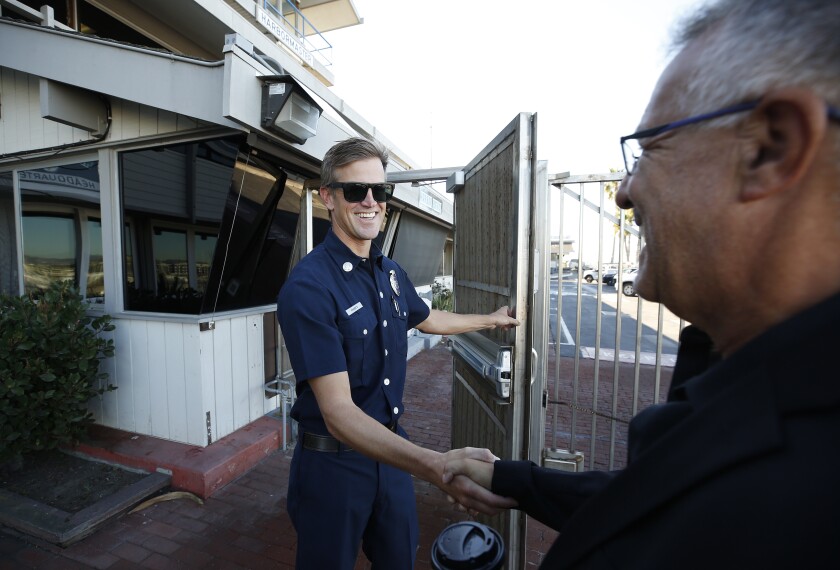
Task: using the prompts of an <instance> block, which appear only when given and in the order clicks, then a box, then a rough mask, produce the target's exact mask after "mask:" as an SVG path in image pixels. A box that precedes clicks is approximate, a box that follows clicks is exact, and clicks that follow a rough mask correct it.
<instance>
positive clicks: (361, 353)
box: [338, 311, 377, 387]
mask: <svg viewBox="0 0 840 570" xmlns="http://www.w3.org/2000/svg"><path fill="white" fill-rule="evenodd" d="M376 326H377V323H376V317H375V316H374V315H373V314H372V313H363V312H361V311H360V312H357V313H355V314H354V315H352V316H351V317H350V318H348V319H344V320H342V321H339V322H338V332H339V333H341V337H342V347H343V348H344V357H345V358H346V360H347V375H348V376H349V377H350V386H351V387H355V386H360V385H361V384H363V383H364V380H365V378H364V370H365V366H364V365H365V357H366V355H367V354H368V352H369V350H370V345H371V343H372V341H373V339H374V338H375V335H376V334H377V330H376ZM368 358H370V357H369V356H368Z"/></svg>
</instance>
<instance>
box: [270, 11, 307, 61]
mask: <svg viewBox="0 0 840 570" xmlns="http://www.w3.org/2000/svg"><path fill="white" fill-rule="evenodd" d="M256 17H257V22H259V23H260V25H261V26H262V27H264V28H265V29H266V30H268V31H269V32H271V35H273V36H274V37H275V38H277V39H278V40H280V42H282V43H283V45H285V46H286V47H287V48H289V49H290V50H291V51H292V53H293V54H295V55H296V56H298V57H299V58H300V59H302V60H303V62H304V63H305V64H306V65H308V66H309V67H313V66H314V65H315V58H314V57H313V56H312V54H311V53H309V52H308V51H306V49H305V48H304V47H303V45H302V44H301V43H300V42H299V41H297V40H296V39H295V38H294V37H292V35H291V34H289V32H288V31H286V28H285V27H283V25H282V24H280V23H279V22H278V21H277V20H275V19H274V18H272V17H271V15H270V14H269V13H268V12H266V11H265V10H263V9H262V8H260V7H259V6H257V7H256Z"/></svg>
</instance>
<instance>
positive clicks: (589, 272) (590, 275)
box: [583, 269, 598, 283]
mask: <svg viewBox="0 0 840 570" xmlns="http://www.w3.org/2000/svg"><path fill="white" fill-rule="evenodd" d="M583 280H584V281H586V282H587V283H592V282H593V281H597V280H598V270H597V269H584V270H583Z"/></svg>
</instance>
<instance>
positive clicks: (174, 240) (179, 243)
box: [153, 229, 190, 296]
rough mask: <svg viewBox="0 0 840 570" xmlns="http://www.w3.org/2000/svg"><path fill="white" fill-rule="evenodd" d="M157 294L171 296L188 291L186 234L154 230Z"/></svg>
mask: <svg viewBox="0 0 840 570" xmlns="http://www.w3.org/2000/svg"><path fill="white" fill-rule="evenodd" d="M153 243H154V250H155V271H156V272H157V294H158V295H159V296H172V295H173V294H177V293H178V292H180V291H184V290H186V289H189V286H190V279H189V275H190V273H189V264H188V263H187V234H186V233H185V232H177V231H170V230H161V229H156V230H155V234H154V238H153Z"/></svg>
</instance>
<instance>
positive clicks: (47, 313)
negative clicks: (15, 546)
mask: <svg viewBox="0 0 840 570" xmlns="http://www.w3.org/2000/svg"><path fill="white" fill-rule="evenodd" d="M86 307H87V305H86V303H85V302H84V301H83V300H82V298H81V296H80V295H79V294H78V293H77V292H76V290H75V289H73V287H72V285H71V284H69V283H54V284H53V285H51V286H50V287H49V288H48V289H47V290H45V291H41V292H39V293H38V294H37V295H31V294H30V295H23V296H20V297H16V296H8V295H0V464H1V463H5V462H9V461H11V462H12V463H20V461H21V457H22V456H24V455H26V454H29V453H33V452H37V451H43V450H48V449H53V448H55V447H57V446H59V445H66V444H71V443H75V442H76V441H78V439H79V438H80V437H81V436H83V435H84V434H85V433H86V431H87V428H88V426H89V425H90V424H91V423H93V416H92V414H91V413H90V412H89V411H88V402H89V401H90V399H91V398H93V397H94V396H97V395H101V394H103V393H104V392H106V391H110V390H114V389H115V387H114V386H111V385H109V384H107V377H108V375H107V373H102V372H99V363H100V361H101V360H102V359H103V358H106V357H110V356H113V354H114V343H113V341H112V340H110V339H106V338H103V335H102V333H103V332H106V331H112V330H114V326H113V325H112V324H111V318H110V316H108V315H103V316H100V317H96V318H92V317H89V316H87V314H86Z"/></svg>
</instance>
